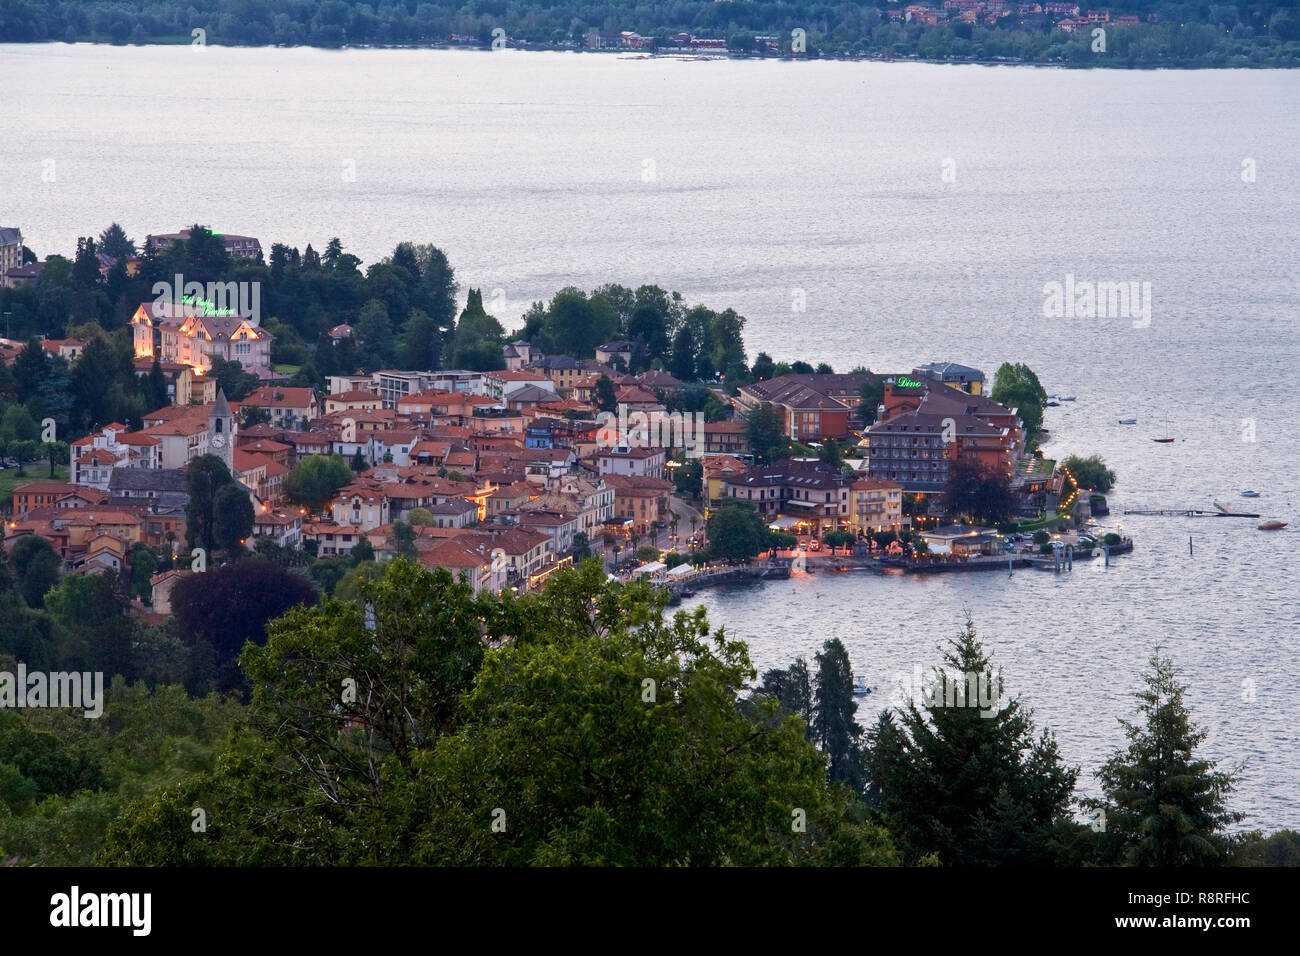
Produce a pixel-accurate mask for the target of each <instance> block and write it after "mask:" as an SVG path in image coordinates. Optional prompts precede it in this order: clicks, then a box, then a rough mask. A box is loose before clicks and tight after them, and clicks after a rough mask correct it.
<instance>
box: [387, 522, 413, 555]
mask: <svg viewBox="0 0 1300 956" xmlns="http://www.w3.org/2000/svg"><path fill="white" fill-rule="evenodd" d="M415 535H416V531H415V528H414V527H412V526H411V524H410V523H409V522H406V521H394V522H393V531H392V533H391V534H390V535H389V536H388V544H389V545H390V546H391V547H392V548H393V550H394V551H396V552H397V554H398V555H399V556H400V557H403V558H408V559H414V558H415V555H416V550H415Z"/></svg>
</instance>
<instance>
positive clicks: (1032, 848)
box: [865, 615, 1079, 866]
mask: <svg viewBox="0 0 1300 956" xmlns="http://www.w3.org/2000/svg"><path fill="white" fill-rule="evenodd" d="M949 645H950V646H949V649H948V650H947V651H946V652H945V654H944V660H945V661H946V663H947V668H946V669H945V668H935V671H934V680H933V681H932V682H931V683H930V684H929V685H928V686H927V687H926V688H924V690H923V692H922V693H920V694H919V695H918V694H914V696H913V699H912V700H910V701H908V702H906V703H905V704H903V706H901V707H900V708H898V710H897V712H896V713H888V712H887V713H886V714H884V715H882V716H881V718H880V721H879V723H878V724H877V725H876V727H875V728H874V729H873V731H872V732H871V733H870V734H869V735H868V752H867V756H866V760H865V763H866V769H867V776H868V779H869V783H870V789H869V791H868V793H869V796H870V797H871V798H873V802H875V803H877V804H878V805H879V806H880V808H881V809H882V811H883V812H884V815H885V819H886V821H887V822H888V825H889V828H890V831H891V832H892V834H893V836H894V841H895V845H896V846H897V847H898V849H899V852H900V855H901V856H902V858H903V861H904V862H905V863H909V864H911V863H916V862H918V861H920V860H921V859H923V858H925V857H929V856H931V855H932V854H933V855H935V856H936V857H937V859H938V861H939V862H940V863H942V864H944V865H946V866H990V865H1006V864H1022V865H1023V864H1031V865H1035V864H1036V865H1044V864H1050V863H1052V862H1054V861H1055V860H1056V859H1057V858H1058V855H1059V854H1058V850H1057V847H1058V846H1059V845H1060V844H1059V842H1058V840H1059V838H1062V837H1065V836H1066V835H1067V834H1072V833H1073V831H1076V830H1078V829H1079V825H1078V824H1075V823H1073V822H1072V821H1071V820H1070V819H1069V817H1068V812H1069V807H1070V796H1071V793H1072V792H1073V790H1074V783H1075V780H1076V779H1077V778H1078V768H1071V767H1066V766H1063V765H1062V763H1061V759H1060V755H1059V753H1058V752H1057V747H1056V742H1055V740H1054V739H1053V737H1052V735H1051V733H1050V732H1048V731H1044V732H1043V733H1042V735H1041V736H1039V737H1038V738H1037V739H1035V738H1034V724H1033V720H1032V715H1031V714H1030V712H1029V711H1027V710H1026V709H1024V708H1023V707H1022V705H1021V704H1020V702H1019V700H1015V699H1008V698H1005V697H1004V695H1003V694H1002V674H1001V671H1000V670H999V671H998V672H997V673H996V674H995V672H994V670H993V667H992V665H991V664H990V661H989V658H988V656H987V655H986V654H985V651H984V647H983V644H982V643H981V642H980V640H979V638H978V637H977V635H976V633H975V624H974V621H972V620H971V618H970V616H969V615H967V617H966V627H965V630H964V631H963V632H961V633H960V634H958V635H957V636H956V637H954V638H952V639H951V640H950V642H949ZM918 696H919V697H920V700H919V701H918V700H917V699H916V698H917V697H918Z"/></svg>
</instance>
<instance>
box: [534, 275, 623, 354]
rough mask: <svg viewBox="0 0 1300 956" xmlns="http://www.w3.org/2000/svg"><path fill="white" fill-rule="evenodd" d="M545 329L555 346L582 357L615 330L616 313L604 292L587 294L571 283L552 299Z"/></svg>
mask: <svg viewBox="0 0 1300 956" xmlns="http://www.w3.org/2000/svg"><path fill="white" fill-rule="evenodd" d="M545 329H546V334H547V337H548V339H549V341H550V343H551V347H552V348H553V349H554V350H556V351H558V352H561V353H565V354H568V355H573V356H576V357H578V358H585V357H587V356H590V355H593V354H595V351H596V346H597V345H600V344H602V343H604V342H608V341H609V340H610V339H611V338H613V337H614V336H615V335H617V334H618V329H619V320H618V313H617V312H616V311H615V310H614V307H613V305H612V304H611V302H610V301H609V299H607V298H606V297H605V296H603V295H601V294H599V293H597V294H596V295H593V296H592V297H591V298H587V294H586V293H585V292H583V291H582V290H581V289H576V288H573V287H572V286H570V287H567V288H564V289H561V290H560V291H559V292H557V293H556V294H555V296H554V297H553V298H552V299H551V304H550V307H549V308H548V309H547V311H546V322H545Z"/></svg>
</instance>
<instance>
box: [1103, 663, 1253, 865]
mask: <svg viewBox="0 0 1300 956" xmlns="http://www.w3.org/2000/svg"><path fill="white" fill-rule="evenodd" d="M1143 680H1144V681H1145V683H1146V688H1145V689H1144V690H1141V691H1138V692H1137V693H1136V694H1135V695H1134V696H1135V697H1137V699H1138V700H1139V701H1140V702H1141V703H1140V704H1139V706H1138V713H1139V715H1140V716H1141V720H1140V721H1138V722H1130V721H1126V720H1122V719H1121V720H1120V725H1121V726H1122V727H1123V728H1124V734H1125V736H1126V737H1128V746H1127V747H1126V748H1123V749H1120V750H1117V751H1116V752H1115V753H1114V754H1113V755H1112V756H1111V758H1110V759H1109V760H1107V761H1106V763H1105V764H1103V765H1102V768H1101V771H1100V772H1099V773H1098V774H1097V777H1098V779H1099V780H1100V781H1101V786H1102V793H1103V794H1104V799H1103V800H1088V801H1085V806H1088V807H1091V808H1092V809H1093V810H1094V811H1100V812H1101V813H1103V814H1104V817H1102V819H1104V821H1105V831H1104V833H1103V839H1102V841H1101V844H1102V847H1103V854H1104V856H1105V858H1106V861H1107V862H1110V863H1119V864H1123V865H1127V866H1160V867H1167V866H1219V865H1222V864H1223V863H1225V862H1226V861H1227V859H1228V857H1229V854H1230V852H1231V842H1230V840H1229V838H1228V835H1227V832H1226V830H1227V828H1228V827H1229V826H1230V825H1232V824H1234V823H1237V822H1239V821H1241V820H1242V819H1243V818H1244V814H1241V813H1238V812H1235V811H1233V810H1230V809H1228V805H1227V797H1228V795H1229V794H1230V793H1231V792H1232V791H1233V789H1234V787H1235V783H1236V774H1237V772H1238V771H1237V770H1232V771H1220V770H1218V769H1217V768H1216V765H1215V764H1214V762H1213V761H1210V760H1206V759H1204V758H1203V757H1198V756H1197V754H1196V748H1197V747H1198V746H1199V745H1200V744H1201V742H1202V741H1204V740H1205V737H1206V733H1205V731H1203V730H1201V729H1200V728H1198V727H1197V726H1196V725H1195V724H1194V723H1193V722H1192V720H1191V715H1190V713H1189V712H1188V710H1187V705H1186V704H1185V703H1184V702H1183V695H1184V694H1185V693H1186V690H1187V687H1186V685H1185V684H1182V683H1180V682H1179V681H1178V677H1177V674H1176V672H1175V671H1174V665H1173V661H1171V660H1170V659H1169V658H1168V657H1161V656H1160V652H1159V650H1157V651H1156V652H1155V653H1154V654H1153V655H1152V656H1151V660H1150V670H1149V672H1148V673H1147V674H1146V676H1145V677H1144V678H1143ZM1238 769H1239V768H1238Z"/></svg>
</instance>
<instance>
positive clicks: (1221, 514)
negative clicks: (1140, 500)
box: [1124, 501, 1259, 518]
mask: <svg viewBox="0 0 1300 956" xmlns="http://www.w3.org/2000/svg"><path fill="white" fill-rule="evenodd" d="M1214 507H1215V508H1217V509H1218V510H1217V511H1206V510H1204V509H1200V508H1129V509H1125V511H1124V514H1126V515H1158V516H1160V517H1166V518H1258V517H1259V515H1257V514H1255V513H1254V512H1251V511H1237V510H1235V509H1234V508H1232V507H1231V506H1229V505H1225V504H1224V503H1223V502H1221V501H1216V502H1215V503H1214Z"/></svg>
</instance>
